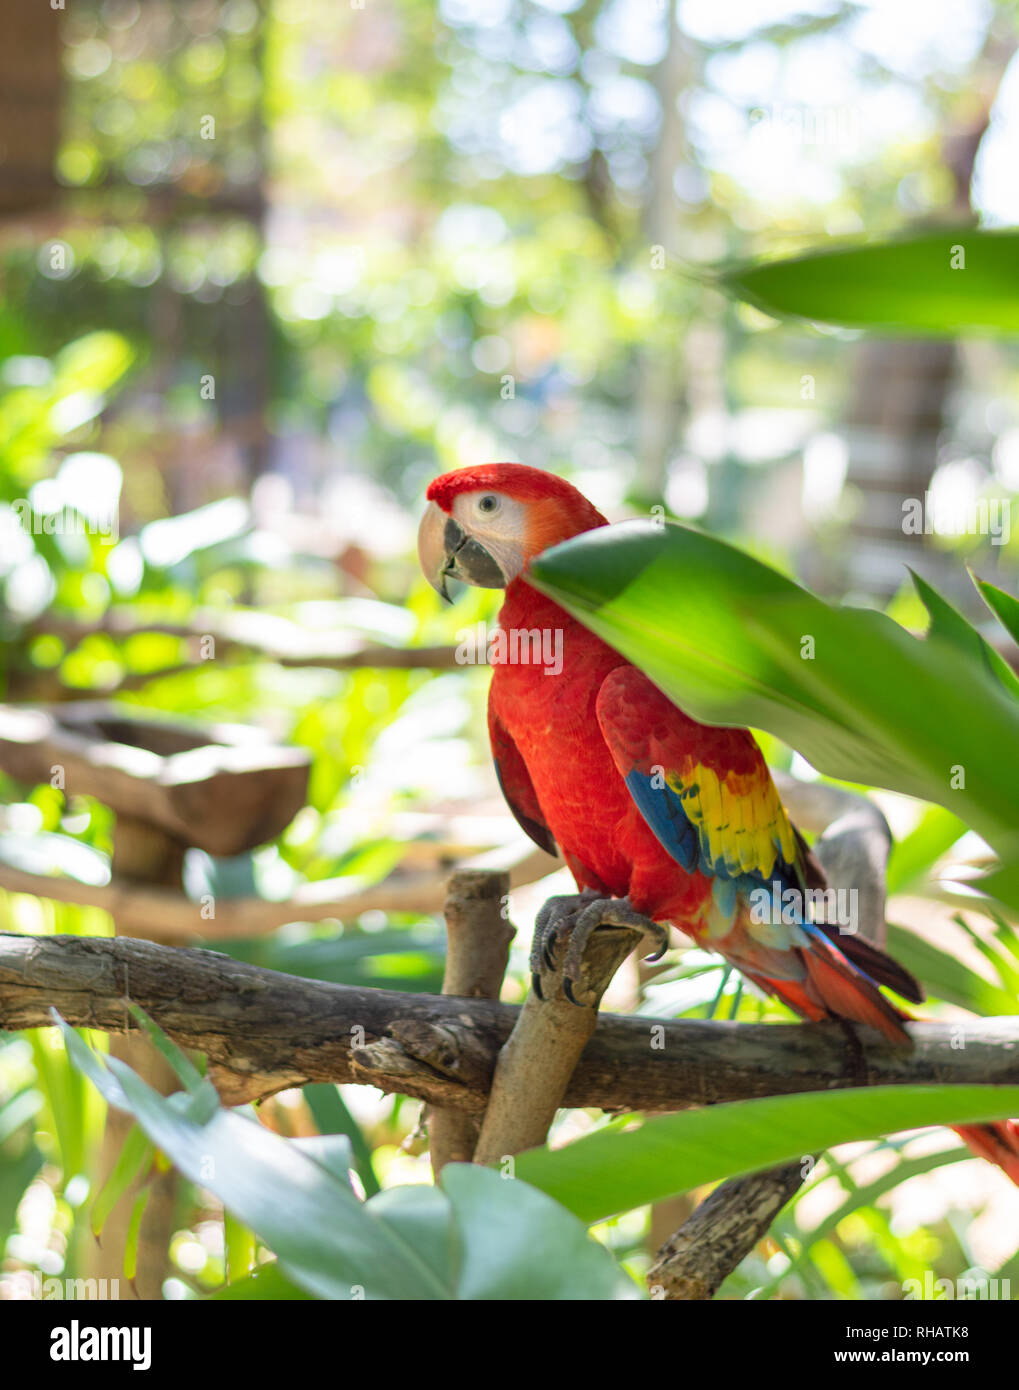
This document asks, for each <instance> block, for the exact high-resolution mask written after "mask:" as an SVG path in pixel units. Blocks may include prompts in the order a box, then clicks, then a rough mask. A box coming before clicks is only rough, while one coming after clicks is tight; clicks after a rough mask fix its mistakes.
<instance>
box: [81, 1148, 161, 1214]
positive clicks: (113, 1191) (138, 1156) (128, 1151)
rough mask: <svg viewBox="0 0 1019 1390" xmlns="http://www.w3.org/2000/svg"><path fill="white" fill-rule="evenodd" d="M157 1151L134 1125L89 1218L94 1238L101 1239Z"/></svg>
mask: <svg viewBox="0 0 1019 1390" xmlns="http://www.w3.org/2000/svg"><path fill="white" fill-rule="evenodd" d="M152 1155H153V1148H152V1145H151V1144H150V1143H149V1141H148V1139H147V1138H146V1136H145V1134H144V1132H143V1131H142V1130H141V1129H139V1127H138V1126H137V1125H132V1126H131V1128H130V1130H129V1131H128V1134H127V1138H126V1139H125V1140H124V1145H123V1148H122V1149H121V1150H120V1153H119V1154H118V1155H117V1161H116V1163H115V1164H114V1165H113V1171H112V1172H111V1173H110V1176H109V1177H108V1178H107V1179H106V1182H105V1183H104V1184H103V1186H102V1189H101V1191H99V1192H98V1193H97V1194H96V1199H95V1201H94V1202H93V1203H92V1211H91V1213H90V1216H89V1226H90V1228H91V1231H92V1234H93V1235H94V1236H100V1235H102V1232H103V1227H104V1226H105V1225H106V1221H107V1218H108V1217H109V1215H110V1212H111V1211H112V1210H113V1208H114V1207H115V1206H116V1205H117V1203H118V1202H119V1201H120V1199H121V1197H123V1195H124V1193H125V1192H126V1191H127V1189H128V1188H129V1187H130V1185H131V1183H132V1181H133V1180H134V1178H135V1177H136V1175H137V1174H138V1173H139V1172H141V1170H142V1168H148V1166H149V1164H150V1163H151V1162H152Z"/></svg>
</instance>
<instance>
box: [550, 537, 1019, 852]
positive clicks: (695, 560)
mask: <svg viewBox="0 0 1019 1390" xmlns="http://www.w3.org/2000/svg"><path fill="white" fill-rule="evenodd" d="M531 576H532V577H533V582H534V583H535V584H536V585H537V586H538V587H539V588H540V589H542V590H543V591H544V592H545V593H547V594H549V595H551V596H552V597H553V598H554V599H556V600H557V601H558V602H559V603H561V604H562V605H563V606H564V607H565V608H567V609H568V610H569V611H570V612H571V613H573V614H574V615H575V616H576V617H578V618H579V619H580V620H581V621H582V622H583V623H585V624H586V625H587V626H588V627H590V628H591V629H592V630H593V631H594V632H596V633H597V634H598V635H599V636H600V637H602V638H604V640H605V641H607V642H609V643H610V644H611V645H612V646H614V647H616V648H617V649H618V650H619V651H620V652H622V653H623V654H624V655H625V656H627V657H629V659H630V660H631V661H633V662H634V663H635V664H636V665H638V666H639V667H640V668H641V669H642V670H644V671H645V672H647V674H648V675H649V676H650V677H651V679H652V680H653V681H654V682H655V683H656V684H657V685H659V686H660V687H661V688H662V689H663V690H664V691H665V692H666V693H667V694H668V695H670V696H671V697H672V698H673V699H674V700H676V701H677V703H678V704H680V705H681V706H682V707H683V708H684V709H686V710H688V711H689V712H690V713H691V714H692V715H694V716H695V717H696V718H698V719H700V720H703V721H704V722H705V723H708V724H728V725H750V726H753V727H757V728H763V729H766V730H768V731H769V732H770V733H773V734H776V735H778V737H780V738H782V739H784V740H785V741H786V742H787V743H788V744H790V745H791V746H792V747H794V748H796V749H798V750H799V752H800V753H802V754H803V756H804V757H805V758H807V760H808V761H809V762H811V763H812V764H813V765H814V766H815V767H817V768H818V769H819V770H820V771H822V772H825V773H827V774H829V775H830V776H832V777H838V778H841V779H845V780H848V781H853V782H864V783H868V784H871V785H875V786H881V787H888V788H891V789H892V790H895V791H899V792H905V793H906V794H908V795H912V796H919V797H922V798H924V799H925V800H928V801H934V802H936V803H937V804H939V805H941V806H944V807H945V808H946V809H947V810H950V811H952V812H953V813H954V814H956V815H958V816H959V817H961V818H962V819H963V820H965V821H966V823H967V824H968V825H970V826H972V827H973V828H974V829H976V830H978V831H979V832H980V833H981V834H982V835H983V836H984V837H985V838H986V839H987V840H988V841H989V842H990V843H992V844H993V845H995V847H996V848H998V850H999V852H1001V853H1002V854H1003V855H1005V856H1007V855H1011V854H1012V852H1013V848H1014V845H1015V837H1016V827H1017V826H1019V702H1017V701H1016V700H1015V699H1014V698H1012V696H1011V694H1010V693H1009V691H1008V690H1007V689H1006V687H1005V685H1003V683H1002V680H1001V679H1000V676H999V673H998V671H997V670H996V669H993V668H992V666H991V665H989V663H988V661H987V658H986V652H985V644H983V643H982V642H981V641H980V639H979V638H978V637H977V636H976V634H974V638H975V640H974V641H973V642H971V643H967V642H965V641H963V640H961V638H960V635H959V631H958V624H962V623H964V621H965V620H964V619H962V618H961V617H959V616H958V615H956V614H954V613H953V614H952V619H953V624H954V625H955V632H954V635H953V636H951V637H949V636H947V635H945V632H944V614H941V615H940V620H939V621H938V622H937V623H936V624H934V625H933V626H934V630H933V631H932V632H931V633H930V634H929V636H928V637H927V638H926V639H921V638H917V637H914V636H913V635H912V634H910V633H908V632H907V631H905V629H903V628H901V627H899V625H898V624H897V623H895V622H893V621H892V620H891V619H890V618H888V617H886V616H885V615H884V614H883V613H878V612H874V611H872V610H869V609H862V608H851V607H846V606H836V605H832V604H828V603H826V602H824V601H823V600H822V599H820V598H817V597H816V596H815V595H813V594H810V593H808V592H807V591H806V590H805V589H802V588H800V587H799V585H797V584H794V583H793V582H792V581H791V580H789V579H787V578H786V577H785V576H784V575H781V574H779V573H778V572H777V571H775V570H773V569H770V568H769V567H768V566H767V565H763V564H761V563H760V562H759V561H757V560H755V559H753V558H752V557H751V556H749V555H746V554H744V553H743V552H742V551H740V550H737V549H736V548H735V547H733V546H731V545H727V544H726V543H725V542H724V541H720V540H717V539H715V538H714V537H711V536H707V535H704V534H702V533H701V532H699V531H696V530H693V529H691V528H689V527H686V526H678V525H674V524H668V525H664V526H662V525H656V524H655V523H652V522H640V521H634V522H626V523H623V524H622V525H619V526H608V527H604V528H601V529H599V530H597V531H590V532H587V533H586V534H585V535H583V536H578V537H575V538H574V539H573V540H570V541H567V542H566V543H565V544H563V545H559V546H556V547H554V548H553V549H552V550H550V551H547V552H546V553H545V554H544V555H542V556H541V557H540V558H539V559H538V560H537V561H535V562H534V564H533V565H532V567H531Z"/></svg>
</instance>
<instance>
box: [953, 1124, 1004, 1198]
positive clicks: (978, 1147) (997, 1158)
mask: <svg viewBox="0 0 1019 1390" xmlns="http://www.w3.org/2000/svg"><path fill="white" fill-rule="evenodd" d="M955 1132H956V1134H958V1135H959V1136H960V1137H961V1138H962V1139H965V1141H966V1143H967V1144H968V1145H969V1146H970V1148H971V1149H972V1150H973V1152H974V1153H975V1154H976V1155H977V1157H978V1158H986V1159H987V1161H988V1163H994V1164H996V1165H997V1166H998V1167H999V1168H1000V1169H1002V1171H1003V1172H1004V1173H1006V1174H1007V1175H1008V1177H1010V1178H1011V1179H1012V1181H1013V1182H1014V1183H1015V1184H1016V1186H1017V1187H1019V1120H1001V1121H999V1123H998V1124H994V1125H956V1126H955Z"/></svg>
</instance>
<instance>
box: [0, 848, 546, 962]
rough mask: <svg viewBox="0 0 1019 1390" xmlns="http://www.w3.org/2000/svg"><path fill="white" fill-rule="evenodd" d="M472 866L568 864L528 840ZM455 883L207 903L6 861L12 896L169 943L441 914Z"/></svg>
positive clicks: (440, 879) (539, 869)
mask: <svg viewBox="0 0 1019 1390" xmlns="http://www.w3.org/2000/svg"><path fill="white" fill-rule="evenodd" d="M464 867H465V868H474V869H479V870H481V869H493V870H502V869H505V870H506V872H507V873H508V874H509V876H510V886H511V887H513V888H519V887H522V886H523V885H524V884H527V883H534V882H536V881H537V880H538V879H541V878H544V877H545V876H546V875H547V874H551V873H554V872H555V871H556V869H560V868H562V864H561V862H560V861H559V860H557V859H553V858H552V856H551V855H549V854H546V853H545V851H544V850H540V849H536V848H535V847H534V846H532V845H531V844H530V842H529V841H526V842H525V841H524V839H523V837H522V836H520V837H518V838H517V839H516V840H515V841H513V842H512V843H510V844H508V845H505V846H499V847H498V848H497V849H495V850H490V851H486V852H484V853H483V854H479V855H475V856H474V857H473V858H471V859H468V860H465V861H464ZM448 879H449V871H448V869H446V868H444V867H441V866H439V867H436V868H434V869H431V870H428V871H422V872H406V871H404V870H402V869H401V870H397V871H395V872H394V873H392V874H390V875H389V877H388V878H385V879H383V880H382V882H381V883H376V884H372V885H370V886H368V887H364V886H362V885H361V884H360V883H359V882H358V881H357V880H356V879H352V878H331V879H322V880H319V881H318V882H314V883H305V884H302V885H301V887H300V888H299V889H298V890H297V892H296V893H295V894H294V896H293V897H291V898H287V899H285V900H284V901H281V902H270V901H268V900H267V899H265V898H255V897H248V898H218V899H217V900H216V901H215V903H213V904H205V905H203V904H202V903H198V902H195V901H194V900H193V899H191V898H187V897H185V896H184V894H183V893H177V892H173V891H171V890H170V889H161V888H145V887H143V886H140V885H139V884H138V883H136V882H134V881H132V880H130V879H124V878H120V877H118V876H116V875H115V876H114V877H113V878H112V879H111V880H110V882H109V883H106V884H90V883H81V882H80V881H79V880H78V879H75V878H54V877H53V876H51V875H49V874H34V873H29V872H27V871H26V870H24V869H18V868H15V867H13V866H12V865H10V864H4V863H3V862H0V888H3V889H6V890H7V891H8V892H9V893H30V894H31V895H32V896H33V897H36V898H51V899H52V900H53V901H55V902H65V903H80V904H82V905H83V906H86V907H101V908H103V909H104V910H105V911H107V912H110V913H112V914H113V916H114V917H116V918H117V920H118V922H119V923H120V930H121V932H122V934H131V935H133V936H137V937H141V938H144V939H145V940H147V941H165V942H180V941H228V940H237V939H239V938H244V937H254V936H266V935H268V934H269V933H270V932H273V931H275V930H276V929H277V927H282V926H285V925H286V924H287V923H288V922H324V921H331V920H333V919H336V920H338V921H341V922H342V921H353V920H354V919H355V918H356V917H359V916H360V915H361V914H362V913H363V912H418V913H422V914H427V913H432V912H441V911H442V909H443V904H444V903H445V900H446V884H447V882H448ZM210 912H211V913H212V914H213V915H211V916H210V915H209V914H210Z"/></svg>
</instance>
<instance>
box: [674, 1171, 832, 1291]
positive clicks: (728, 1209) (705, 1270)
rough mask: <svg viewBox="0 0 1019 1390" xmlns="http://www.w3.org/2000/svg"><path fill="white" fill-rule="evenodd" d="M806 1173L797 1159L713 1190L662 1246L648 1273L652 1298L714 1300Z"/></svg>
mask: <svg viewBox="0 0 1019 1390" xmlns="http://www.w3.org/2000/svg"><path fill="white" fill-rule="evenodd" d="M805 1176H806V1173H805V1171H804V1164H803V1163H802V1162H800V1161H798V1162H796V1163H789V1164H786V1165H785V1167H782V1168H768V1169H766V1170H765V1171H764V1172H763V1173H748V1174H747V1176H746V1177H743V1178H733V1179H731V1180H730V1181H729V1182H724V1183H722V1184H721V1186H719V1187H716V1188H715V1190H714V1192H712V1193H711V1195H710V1196H709V1197H705V1199H704V1201H703V1202H701V1204H700V1206H699V1207H698V1208H697V1210H696V1211H695V1212H694V1213H693V1215H692V1216H691V1217H689V1218H688V1219H687V1220H686V1221H684V1222H683V1224H682V1226H680V1228H679V1230H678V1231H676V1233H675V1235H672V1236H670V1237H669V1239H668V1240H667V1241H666V1242H665V1244H664V1245H663V1246H662V1248H661V1250H660V1251H659V1252H658V1255H657V1258H656V1259H655V1262H654V1264H653V1265H652V1266H651V1268H650V1270H649V1271H648V1276H647V1282H648V1288H649V1290H650V1293H651V1297H652V1298H664V1299H668V1300H672V1301H676V1302H680V1301H683V1302H689V1301H694V1300H703V1299H709V1298H714V1296H715V1294H716V1293H717V1292H718V1290H719V1288H721V1286H722V1284H723V1282H724V1281H725V1280H726V1279H727V1278H728V1277H729V1275H730V1274H731V1273H732V1271H733V1270H734V1269H735V1268H736V1266H737V1265H738V1264H739V1263H740V1261H741V1260H743V1259H744V1258H745V1256H746V1255H748V1254H749V1252H750V1251H751V1250H752V1249H753V1248H754V1246H755V1245H756V1244H757V1242H758V1241H759V1240H760V1239H761V1237H762V1236H763V1235H764V1233H765V1232H766V1231H767V1230H768V1228H769V1227H770V1225H771V1223H772V1222H773V1221H774V1219H775V1217H776V1216H777V1215H778V1213H779V1212H780V1211H781V1210H782V1208H783V1207H784V1206H785V1204H786V1202H787V1201H788V1200H789V1198H790V1197H792V1196H793V1194H794V1193H795V1192H796V1190H797V1188H798V1187H799V1186H800V1183H801V1182H802V1181H803V1179H804V1177H805Z"/></svg>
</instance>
